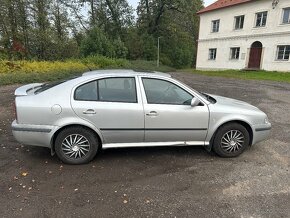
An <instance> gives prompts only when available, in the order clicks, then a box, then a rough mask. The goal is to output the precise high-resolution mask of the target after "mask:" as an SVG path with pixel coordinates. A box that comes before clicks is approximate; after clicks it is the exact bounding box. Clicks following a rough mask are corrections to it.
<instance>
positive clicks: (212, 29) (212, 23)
mask: <svg viewBox="0 0 290 218" xmlns="http://www.w3.org/2000/svg"><path fill="white" fill-rule="evenodd" d="M214 22H218V29H217V31H214V28H213V27H214ZM220 23H221V22H220V19H216V20H212V21H211V33H218V32H219V31H220Z"/></svg>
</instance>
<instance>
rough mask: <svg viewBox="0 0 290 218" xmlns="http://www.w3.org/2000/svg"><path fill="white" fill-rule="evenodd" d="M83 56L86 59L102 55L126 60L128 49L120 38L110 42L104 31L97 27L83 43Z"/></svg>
mask: <svg viewBox="0 0 290 218" xmlns="http://www.w3.org/2000/svg"><path fill="white" fill-rule="evenodd" d="M81 54H82V55H83V56H85V57H87V56H90V55H101V56H106V57H111V58H126V57H127V54H128V49H127V48H126V47H125V44H124V42H122V41H121V39H120V38H118V39H115V40H110V39H109V38H108V37H107V36H106V35H105V34H104V32H103V31H101V30H100V29H99V28H97V27H95V28H93V29H92V30H91V31H89V33H88V35H87V37H85V38H84V40H83V41H82V43H81Z"/></svg>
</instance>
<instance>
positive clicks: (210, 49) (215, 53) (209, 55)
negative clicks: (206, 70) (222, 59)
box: [208, 48, 217, 61]
mask: <svg viewBox="0 0 290 218" xmlns="http://www.w3.org/2000/svg"><path fill="white" fill-rule="evenodd" d="M211 50H215V58H214V59H211V58H210V57H211V56H210V51H211ZM216 58H217V48H209V49H208V60H209V61H215V60H216Z"/></svg>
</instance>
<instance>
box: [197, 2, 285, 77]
mask: <svg viewBox="0 0 290 218" xmlns="http://www.w3.org/2000/svg"><path fill="white" fill-rule="evenodd" d="M199 15H200V32H199V40H198V54H197V63H196V68H197V69H200V70H219V69H263V70H269V71H290V58H289V56H290V0H218V1H217V2H215V3H213V4H212V5H210V6H208V7H206V8H204V9H203V10H201V11H200V12H199Z"/></svg>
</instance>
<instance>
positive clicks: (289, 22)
mask: <svg viewBox="0 0 290 218" xmlns="http://www.w3.org/2000/svg"><path fill="white" fill-rule="evenodd" d="M286 10H289V15H288V22H284V16H285V12H286ZM282 24H290V7H286V8H283V13H282Z"/></svg>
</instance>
